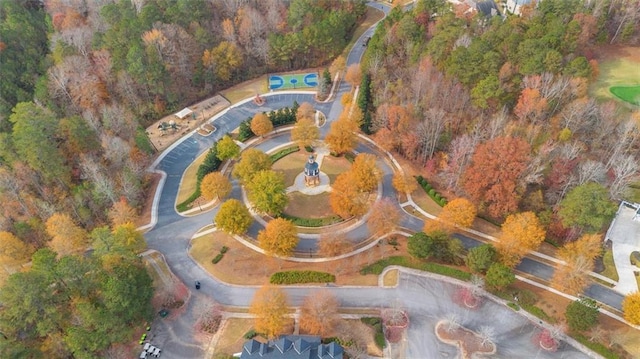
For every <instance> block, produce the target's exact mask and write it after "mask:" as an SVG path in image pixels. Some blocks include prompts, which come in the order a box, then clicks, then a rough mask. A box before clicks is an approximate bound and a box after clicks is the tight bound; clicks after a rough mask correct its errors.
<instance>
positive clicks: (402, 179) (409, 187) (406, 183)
mask: <svg viewBox="0 0 640 359" xmlns="http://www.w3.org/2000/svg"><path fill="white" fill-rule="evenodd" d="M391 185H393V188H395V189H396V191H398V192H402V193H411V192H413V191H415V190H416V188H418V184H417V182H416V180H415V178H413V177H411V176H409V175H407V174H402V173H399V172H397V173H395V174H394V175H393V178H392V179H391Z"/></svg>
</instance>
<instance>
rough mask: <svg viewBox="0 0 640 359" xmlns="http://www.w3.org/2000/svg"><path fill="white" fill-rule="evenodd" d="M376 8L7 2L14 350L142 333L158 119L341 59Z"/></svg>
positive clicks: (4, 350) (1, 222)
mask: <svg viewBox="0 0 640 359" xmlns="http://www.w3.org/2000/svg"><path fill="white" fill-rule="evenodd" d="M365 10H366V7H365V2H364V1H362V0H347V1H340V2H337V1H330V0H323V1H315V0H294V1H290V2H283V1H279V0H260V1H258V0H221V1H208V0H113V1H84V0H47V1H38V0H0V73H1V74H2V76H0V201H1V202H2V203H3V205H2V210H1V211H0V264H1V266H0V269H1V270H0V282H2V283H3V285H4V286H3V288H2V290H1V291H0V303H2V306H3V310H0V332H1V333H2V334H3V336H2V339H0V356H1V357H3V358H14V357H16V358H17V357H20V358H23V357H33V358H39V357H56V358H62V357H74V358H95V357H97V356H103V355H105V353H106V351H109V350H114V347H113V346H112V344H113V343H118V342H126V341H130V340H131V338H130V335H131V333H132V328H133V327H134V326H135V325H139V324H140V323H143V322H144V321H145V320H148V319H150V318H151V317H150V316H151V314H152V313H150V310H151V309H150V308H151V305H150V301H151V295H152V294H153V288H152V287H151V281H150V279H149V276H148V274H147V273H146V269H145V268H144V265H143V263H142V261H141V260H140V258H139V257H138V256H137V254H138V253H140V251H141V250H143V249H144V247H145V243H144V238H143V237H142V235H141V234H140V233H138V232H137V231H136V230H135V225H134V223H136V217H137V215H138V214H139V212H140V210H141V209H142V206H143V205H144V203H145V200H146V198H147V196H149V195H153V194H149V193H148V192H150V191H149V186H150V183H151V179H150V178H149V176H148V174H147V173H146V172H145V170H146V168H147V166H148V165H149V164H150V163H151V160H152V158H153V156H154V150H153V148H152V146H151V145H150V143H149V141H148V139H147V137H146V134H145V130H144V128H146V127H147V126H148V125H150V124H151V123H153V122H154V121H156V120H157V119H158V118H161V117H163V116H165V115H167V114H170V113H173V112H175V111H176V110H177V109H180V108H183V107H185V106H188V105H190V104H192V103H194V102H197V101H199V100H201V99H204V98H207V97H210V96H212V95H214V94H215V93H216V92H217V91H219V90H221V89H224V88H227V87H230V86H232V85H234V84H237V83H240V82H242V81H244V80H247V79H252V78H254V77H256V76H259V75H262V74H265V73H268V72H273V71H288V70H295V69H301V68H310V67H321V66H326V65H327V64H328V63H329V62H330V61H331V60H332V59H333V58H334V57H336V56H337V55H338V54H340V53H341V52H342V51H343V49H344V47H345V46H346V45H347V43H348V42H349V41H350V40H351V37H352V33H353V31H354V29H355V27H356V26H357V24H358V23H359V22H360V21H361V20H362V15H363V14H364V12H365ZM47 289H51V290H47ZM25 298H27V299H28V300H27V299H25ZM9 308H10V310H9ZM3 339H4V340H3ZM112 354H113V353H112ZM113 355H115V354H113Z"/></svg>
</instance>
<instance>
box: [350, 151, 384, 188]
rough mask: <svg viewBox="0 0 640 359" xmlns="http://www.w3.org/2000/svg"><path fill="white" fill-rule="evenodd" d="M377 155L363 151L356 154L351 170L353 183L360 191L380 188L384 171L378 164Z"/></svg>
mask: <svg viewBox="0 0 640 359" xmlns="http://www.w3.org/2000/svg"><path fill="white" fill-rule="evenodd" d="M376 160H377V158H376V156H375V155H372V154H370V153H361V154H359V155H357V156H356V159H355V161H353V165H352V166H351V169H350V170H349V172H350V173H351V176H352V179H353V185H354V186H355V187H356V189H357V190H358V191H359V192H371V191H373V190H374V189H376V188H378V183H380V179H382V172H381V171H380V169H379V168H378V165H377V164H376Z"/></svg>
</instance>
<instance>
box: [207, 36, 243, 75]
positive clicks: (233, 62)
mask: <svg viewBox="0 0 640 359" xmlns="http://www.w3.org/2000/svg"><path fill="white" fill-rule="evenodd" d="M242 59H243V57H242V53H241V52H240V49H238V47H237V46H236V45H234V44H233V43H231V42H228V41H222V42H221V43H220V44H219V45H218V46H216V47H214V48H213V49H211V50H205V51H204V54H203V55H202V63H203V64H204V66H206V67H207V68H210V69H213V71H214V72H215V74H216V76H217V77H218V78H219V79H221V80H222V81H229V79H231V75H232V74H233V72H234V71H235V70H236V69H238V68H239V67H240V66H241V65H242Z"/></svg>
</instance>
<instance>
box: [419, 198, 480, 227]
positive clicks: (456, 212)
mask: <svg viewBox="0 0 640 359" xmlns="http://www.w3.org/2000/svg"><path fill="white" fill-rule="evenodd" d="M476 214H477V210H476V206H475V205H474V204H473V203H472V202H471V201H469V200H468V199H466V198H462V197H461V198H456V199H454V200H452V201H451V202H449V203H447V204H446V205H445V206H444V207H443V208H442V212H440V215H439V216H438V217H439V219H440V221H427V222H425V228H424V231H425V232H427V233H429V232H432V231H434V230H445V231H452V230H453V229H454V228H455V227H456V226H459V227H463V228H468V227H471V225H473V221H474V220H475V219H476Z"/></svg>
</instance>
